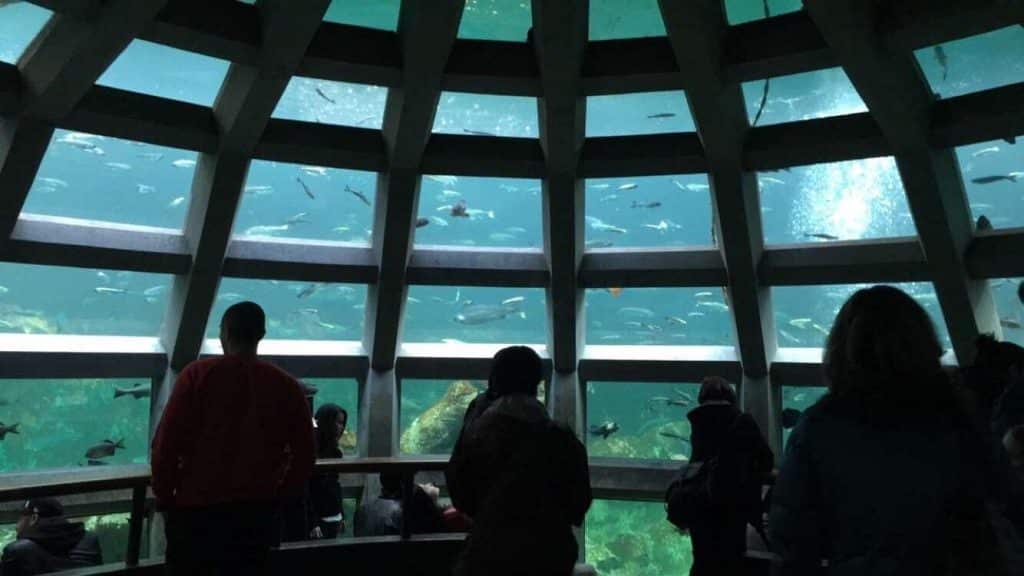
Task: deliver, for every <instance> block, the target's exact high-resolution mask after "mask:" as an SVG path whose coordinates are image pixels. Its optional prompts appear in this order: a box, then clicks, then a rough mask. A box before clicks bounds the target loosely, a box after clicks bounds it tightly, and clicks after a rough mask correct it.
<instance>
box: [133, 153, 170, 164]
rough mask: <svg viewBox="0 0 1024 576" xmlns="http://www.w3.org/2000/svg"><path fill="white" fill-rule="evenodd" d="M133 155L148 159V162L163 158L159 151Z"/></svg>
mask: <svg viewBox="0 0 1024 576" xmlns="http://www.w3.org/2000/svg"><path fill="white" fill-rule="evenodd" d="M135 157H136V158H142V159H143V160H149V161H150V162H159V161H160V160H163V159H164V155H163V154H161V153H160V152H142V153H141V154H136V155H135Z"/></svg>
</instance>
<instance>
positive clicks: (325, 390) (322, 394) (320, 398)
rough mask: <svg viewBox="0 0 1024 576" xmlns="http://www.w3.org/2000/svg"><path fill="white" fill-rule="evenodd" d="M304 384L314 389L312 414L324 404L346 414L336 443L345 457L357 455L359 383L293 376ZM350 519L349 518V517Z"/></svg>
mask: <svg viewBox="0 0 1024 576" xmlns="http://www.w3.org/2000/svg"><path fill="white" fill-rule="evenodd" d="M295 376H296V377H297V378H300V379H301V380H302V381H303V382H305V383H306V384H311V385H312V386H314V387H315V388H316V394H314V395H313V414H314V415H316V411H317V410H319V409H320V407H321V406H323V405H324V404H337V405H338V406H341V407H342V408H344V409H345V411H346V412H347V413H348V422H347V426H346V427H345V433H344V434H343V435H342V437H341V441H340V442H338V447H339V448H341V451H342V453H344V454H345V456H346V457H350V458H351V457H354V456H357V455H358V454H359V449H358V448H359V438H358V436H357V433H358V431H359V382H357V381H356V380H354V379H352V378H302V375H301V374H295ZM349 518H351V516H349Z"/></svg>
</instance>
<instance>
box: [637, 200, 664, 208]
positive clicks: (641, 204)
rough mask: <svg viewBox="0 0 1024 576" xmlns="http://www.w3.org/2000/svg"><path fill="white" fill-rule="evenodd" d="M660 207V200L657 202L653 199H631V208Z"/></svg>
mask: <svg viewBox="0 0 1024 576" xmlns="http://www.w3.org/2000/svg"><path fill="white" fill-rule="evenodd" d="M660 207H661V202H658V201H654V202H637V201H636V200H633V208H660Z"/></svg>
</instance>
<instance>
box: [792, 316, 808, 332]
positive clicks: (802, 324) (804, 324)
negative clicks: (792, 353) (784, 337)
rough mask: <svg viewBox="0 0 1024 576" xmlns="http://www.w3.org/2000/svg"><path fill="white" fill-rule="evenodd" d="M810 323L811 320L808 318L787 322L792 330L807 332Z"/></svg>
mask: <svg viewBox="0 0 1024 576" xmlns="http://www.w3.org/2000/svg"><path fill="white" fill-rule="evenodd" d="M811 322H812V320H811V319H810V318H793V319H792V320H790V321H789V325H790V326H792V327H794V328H799V329H801V330H807V328H808V327H809V326H810V325H811Z"/></svg>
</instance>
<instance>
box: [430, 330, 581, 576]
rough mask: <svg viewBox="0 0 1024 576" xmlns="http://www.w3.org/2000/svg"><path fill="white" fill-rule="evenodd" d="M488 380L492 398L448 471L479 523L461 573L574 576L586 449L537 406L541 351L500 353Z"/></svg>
mask: <svg viewBox="0 0 1024 576" xmlns="http://www.w3.org/2000/svg"><path fill="white" fill-rule="evenodd" d="M492 373H493V374H495V376H496V377H495V378H493V379H492V386H493V387H494V389H493V391H492V392H493V393H494V396H493V398H490V399H489V404H488V405H487V406H486V407H485V408H484V409H482V410H479V412H476V413H472V414H471V416H472V417H473V419H472V420H471V422H470V423H469V424H468V425H467V426H466V427H465V429H464V430H463V433H462V435H461V437H460V438H459V441H458V443H457V444H456V447H455V450H454V452H453V454H452V458H451V461H450V463H449V467H448V470H447V481H448V491H449V493H450V495H451V497H452V503H453V504H454V505H455V507H456V508H457V509H458V510H459V511H461V512H463V513H465V514H467V515H468V516H469V517H471V518H472V520H473V526H472V530H471V532H470V535H469V538H468V540H467V544H466V547H465V549H464V550H463V553H462V556H461V557H460V559H459V562H458V564H457V566H456V569H455V574H456V575H458V576H466V575H478V574H488V575H496V576H504V575H513V574H514V575H525V574H530V575H543V576H547V575H559V576H568V575H569V574H571V573H572V572H573V568H574V565H575V562H576V558H577V555H578V548H577V544H576V539H575V537H574V536H573V531H572V527H573V526H579V525H580V524H581V523H582V522H583V517H584V515H585V514H586V511H587V509H588V508H589V507H590V502H591V492H590V476H589V470H588V468H587V452H586V449H585V448H584V446H583V444H582V443H581V442H580V441H579V439H578V438H577V437H576V435H575V434H574V433H573V432H572V431H571V430H569V429H568V428H566V427H565V426H563V425H560V424H557V423H555V422H553V421H552V420H551V419H550V418H549V417H548V414H547V412H546V411H545V408H544V405H543V404H541V403H540V402H539V401H538V400H537V398H536V395H537V390H538V386H539V384H540V380H541V378H542V370H541V361H540V358H539V357H538V356H537V354H536V353H535V352H533V351H532V350H531V349H529V348H526V347H515V348H514V349H513V350H503V351H502V352H499V354H498V356H496V361H495V366H494V369H493V372H492Z"/></svg>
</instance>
